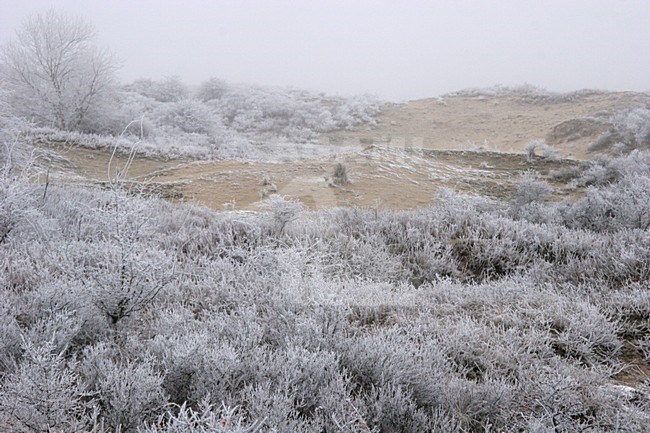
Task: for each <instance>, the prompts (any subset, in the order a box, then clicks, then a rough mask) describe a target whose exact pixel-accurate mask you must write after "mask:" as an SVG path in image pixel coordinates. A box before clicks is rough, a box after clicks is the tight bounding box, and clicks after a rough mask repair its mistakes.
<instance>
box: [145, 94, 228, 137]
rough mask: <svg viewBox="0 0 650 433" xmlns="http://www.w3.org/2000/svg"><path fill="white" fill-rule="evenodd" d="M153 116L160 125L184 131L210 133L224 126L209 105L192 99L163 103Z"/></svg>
mask: <svg viewBox="0 0 650 433" xmlns="http://www.w3.org/2000/svg"><path fill="white" fill-rule="evenodd" d="M153 116H154V117H155V119H156V123H157V124H158V125H159V126H161V127H169V128H174V129H178V130H180V131H182V132H188V133H195V134H206V135H210V134H214V133H216V132H218V131H219V130H220V128H222V126H220V122H219V121H218V118H216V116H215V115H214V113H212V112H211V111H210V109H209V108H208V106H206V105H204V104H203V103H201V102H199V101H194V100H191V99H184V100H181V101H177V102H172V103H169V104H164V105H161V106H160V107H159V108H158V109H157V110H156V111H155V112H154V113H153Z"/></svg>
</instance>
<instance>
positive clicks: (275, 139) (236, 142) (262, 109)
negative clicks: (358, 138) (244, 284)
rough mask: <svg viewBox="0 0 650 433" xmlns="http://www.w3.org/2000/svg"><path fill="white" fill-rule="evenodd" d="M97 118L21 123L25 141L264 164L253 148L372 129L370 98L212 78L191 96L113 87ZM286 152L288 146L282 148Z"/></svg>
mask: <svg viewBox="0 0 650 433" xmlns="http://www.w3.org/2000/svg"><path fill="white" fill-rule="evenodd" d="M109 99H110V100H108V101H103V102H102V104H101V107H98V110H97V112H96V113H93V114H92V115H89V116H88V117H87V118H85V120H84V122H83V123H81V124H79V125H77V126H76V127H75V128H59V127H56V126H55V125H54V124H53V123H52V122H51V121H47V120H46V121H38V120H37V118H35V117H29V119H30V120H32V121H33V122H32V123H31V124H29V125H25V128H24V130H23V131H22V136H23V137H24V139H23V141H24V142H26V143H34V142H41V143H67V144H75V145H81V146H84V147H89V148H106V149H110V148H112V147H113V146H114V145H115V144H116V142H117V143H119V149H120V150H121V151H124V152H128V151H130V149H131V148H135V149H136V151H137V152H138V153H139V154H143V155H147V156H155V157H164V158H194V159H223V158H248V159H251V158H263V157H264V156H265V155H264V154H263V153H262V152H264V149H262V148H261V147H260V146H259V145H261V144H264V145H265V146H267V147H268V146H271V147H273V143H276V144H277V147H278V148H281V147H282V146H283V144H285V143H292V144H294V147H295V145H300V144H303V143H310V142H313V141H314V140H315V139H316V138H317V137H318V135H319V134H321V133H323V132H329V131H333V130H337V129H350V128H353V127H355V126H359V125H362V124H366V125H372V124H374V123H375V120H374V116H375V115H376V114H377V113H378V112H379V101H378V100H377V99H376V98H374V97H371V96H368V95H363V96H355V97H332V96H326V95H324V94H315V93H311V92H307V91H299V90H293V89H285V88H275V87H259V86H250V85H231V84H227V83H225V82H223V81H221V80H218V79H210V80H208V81H206V82H204V83H202V84H201V85H200V86H199V87H198V88H197V89H196V90H195V91H193V92H192V91H190V90H189V88H188V87H187V86H186V85H185V84H184V83H182V82H181V81H180V80H179V79H177V78H173V77H172V78H168V79H164V80H161V81H154V80H150V79H141V80H136V81H135V82H133V83H131V84H128V85H124V86H120V87H119V88H116V89H114V92H113V93H111V95H110V98H109ZM285 147H286V145H285Z"/></svg>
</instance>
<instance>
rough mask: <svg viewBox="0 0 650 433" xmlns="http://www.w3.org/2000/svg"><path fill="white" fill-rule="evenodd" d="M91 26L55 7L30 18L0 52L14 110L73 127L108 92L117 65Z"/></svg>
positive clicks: (0, 71)
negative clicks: (96, 40) (98, 42)
mask: <svg viewBox="0 0 650 433" xmlns="http://www.w3.org/2000/svg"><path fill="white" fill-rule="evenodd" d="M94 42H95V31H94V29H93V27H92V25H91V24H89V23H88V22H86V21H84V20H82V19H80V18H75V17H71V16H68V15H64V14H62V13H59V12H57V11H55V10H49V11H47V12H45V13H40V14H35V15H31V16H29V17H28V18H27V19H26V20H25V21H24V22H23V25H22V27H21V28H20V29H19V30H18V31H17V33H16V36H15V38H14V39H13V40H11V41H9V42H7V43H6V44H5V45H4V46H3V47H2V49H1V50H0V80H4V81H5V82H6V83H7V85H8V86H9V89H10V95H9V97H10V98H11V102H12V104H11V105H12V106H13V107H15V109H16V110H17V111H18V112H17V114H20V115H22V116H25V117H28V118H30V119H33V120H34V121H37V122H38V123H41V124H46V125H52V126H55V127H57V128H60V129H66V130H74V129H78V128H79V127H80V126H81V125H82V124H83V122H84V120H85V119H86V118H87V116H88V115H89V114H90V113H91V112H92V110H93V109H96V108H97V107H98V106H99V104H100V102H101V101H102V99H103V98H104V97H105V96H107V94H108V92H109V91H110V89H111V85H112V83H113V75H114V72H115V70H116V69H117V64H116V61H115V59H114V57H113V56H112V55H111V54H110V53H109V52H108V51H106V50H102V49H99V48H98V47H97V46H96V45H95V43H94Z"/></svg>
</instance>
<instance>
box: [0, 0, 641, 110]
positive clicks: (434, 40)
mask: <svg viewBox="0 0 650 433" xmlns="http://www.w3.org/2000/svg"><path fill="white" fill-rule="evenodd" d="M51 7H54V8H56V9H58V10H61V11H64V12H67V13H71V14H76V15H79V16H82V17H85V18H87V19H88V20H89V21H91V22H92V23H93V24H94V26H95V27H96V29H97V33H98V36H99V41H100V43H101V44H103V45H106V46H108V47H110V48H111V49H112V50H113V51H114V52H115V53H117V54H118V56H119V57H120V58H121V60H122V63H123V67H122V69H121V70H120V78H121V80H122V81H125V82H126V81H131V80H133V79H136V78H140V77H149V78H154V79H157V78H162V77H166V76H173V75H178V76H180V77H181V78H182V79H183V80H184V81H185V82H187V83H188V84H198V83H199V82H201V81H202V80H204V79H207V78H209V77H211V76H216V77H219V78H222V79H225V80H227V81H230V82H243V83H256V84H270V85H280V86H292V87H299V88H306V89H311V90H320V91H325V92H328V93H334V94H343V95H347V94H355V93H364V92H369V93H373V94H375V95H378V96H380V97H382V98H385V99H389V100H405V99H415V98H424V97H430V96H436V95H440V94H443V93H445V92H450V91H454V90H459V89H462V88H467V87H489V86H493V85H495V84H503V85H518V84H523V83H530V84H534V85H537V86H540V87H545V88H548V89H550V90H554V91H567V90H576V89H581V88H598V89H606V90H641V91H645V90H650V83H649V80H650V0H609V1H605V0H538V1H532V0H491V1H487V0H485V1H482V0H473V1H465V0H437V1H436V0H428V1H414V0H410V1H409V0H390V1H387V0H372V1H370V0H368V1H365V0H358V1H357V0H346V1H338V0H336V1H335V0H331V1H315V0H302V1H280V0H233V1H217V0H60V1H56V0H0V42H4V41H6V40H7V39H8V38H10V37H12V35H13V33H14V32H15V30H16V28H17V27H18V26H19V25H20V23H21V21H22V20H23V18H24V17H25V16H26V15H28V14H30V13H34V12H39V11H44V10H46V9H48V8H51Z"/></svg>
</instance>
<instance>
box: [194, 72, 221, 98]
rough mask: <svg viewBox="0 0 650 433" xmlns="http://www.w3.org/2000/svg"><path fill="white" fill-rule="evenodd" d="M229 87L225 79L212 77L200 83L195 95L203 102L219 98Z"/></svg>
mask: <svg viewBox="0 0 650 433" xmlns="http://www.w3.org/2000/svg"><path fill="white" fill-rule="evenodd" d="M228 87H229V86H228V84H227V83H226V82H225V81H223V80H221V79H219V78H215V77H212V78H210V79H208V80H206V81H204V82H202V83H201V84H200V85H199V88H198V89H196V92H195V93H194V97H195V98H196V99H198V100H199V101H201V102H208V101H211V100H213V99H219V98H221V97H222V96H223V95H224V94H225V93H226V92H227V91H228Z"/></svg>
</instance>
